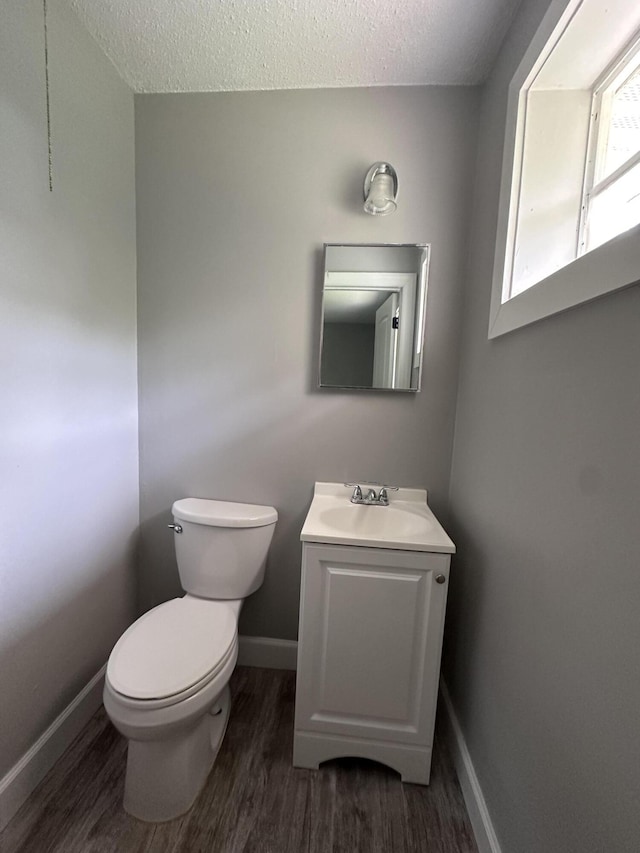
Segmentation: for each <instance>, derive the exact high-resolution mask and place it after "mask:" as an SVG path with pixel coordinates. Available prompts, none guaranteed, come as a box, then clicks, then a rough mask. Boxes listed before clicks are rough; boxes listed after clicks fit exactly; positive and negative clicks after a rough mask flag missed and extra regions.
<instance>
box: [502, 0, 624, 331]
mask: <svg viewBox="0 0 640 853" xmlns="http://www.w3.org/2000/svg"><path fill="white" fill-rule="evenodd" d="M583 2H584V0H569V2H567V0H552V2H551V4H550V6H549V8H548V9H547V12H546V14H545V16H544V18H543V20H542V22H541V24H540V26H539V27H538V30H537V31H536V33H535V35H534V37H533V39H532V40H531V43H530V45H529V47H528V49H527V50H526V52H525V54H524V56H523V58H522V60H521V62H520V64H519V66H518V68H517V70H516V72H515V74H514V76H513V78H512V80H511V83H510V85H509V90H508V100H507V116H506V122H505V136H504V148H503V159H502V176H501V184H500V198H499V206H498V221H497V229H496V243H495V254H494V271H493V286H492V293H491V305H490V316H489V330H488V337H489V338H490V339H492V338H496V337H499V336H500V335H503V334H506V333H508V332H511V331H513V330H515V329H518V328H521V327H522V326H526V325H528V324H530V323H534V322H537V321H539V320H542V319H544V318H545V317H549V316H552V315H554V314H557V313H560V312H562V311H566V310H567V309H569V308H572V307H574V306H577V305H580V304H583V303H585V302H589V301H591V300H592V299H596V298H599V297H601V296H604V295H606V294H607V293H611V292H614V291H616V290H619V289H621V288H625V287H628V286H630V285H633V284H636V283H638V282H639V281H640V225H638V226H636V227H634V228H631V229H630V230H628V231H625V232H624V233H622V234H620V235H618V236H617V237H615V238H613V239H612V240H609V241H608V242H607V243H604V244H603V245H602V246H599V247H598V248H597V249H594V250H593V251H591V252H588V253H585V254H582V255H580V256H578V257H576V259H575V260H574V261H572V262H571V263H569V264H568V265H566V266H564V267H562V268H561V269H559V270H557V271H556V272H554V273H552V274H551V275H549V276H547V277H546V278H544V279H542V280H541V281H540V282H538V283H537V284H535V285H533V286H532V287H530V288H528V289H527V290H524V291H522V292H521V293H519V294H517V295H516V296H513V297H511V298H509V296H508V294H509V292H510V289H511V273H512V269H511V267H512V260H513V251H514V246H515V242H514V239H515V232H516V223H517V216H518V205H519V202H520V198H519V193H520V181H521V177H522V160H523V152H524V139H525V116H526V98H527V93H528V90H529V88H530V87H531V84H532V81H533V80H535V77H536V75H537V74H538V72H539V70H540V69H541V68H542V66H543V65H544V63H545V62H546V61H547V59H548V57H549V56H550V54H551V53H552V51H553V50H554V49H555V47H556V46H557V44H558V42H559V40H560V39H561V38H562V36H563V34H564V32H565V30H566V28H567V26H568V25H569V23H570V22H571V20H572V18H573V16H574V15H575V13H576V11H577V10H578V9H579V8H580V6H581V5H582V3H583ZM634 29H637V27H634ZM585 144H586V139H585ZM576 224H577V225H578V222H577V223H576ZM575 240H576V249H577V247H578V234H577V229H576V237H575Z"/></svg>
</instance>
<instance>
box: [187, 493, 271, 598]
mask: <svg viewBox="0 0 640 853" xmlns="http://www.w3.org/2000/svg"><path fill="white" fill-rule="evenodd" d="M171 512H172V513H173V518H174V521H175V524H176V525H179V526H180V527H181V528H182V532H181V533H178V532H177V531H176V532H175V533H174V542H175V546H176V557H177V559H178V572H179V574H180V583H181V584H182V588H183V589H184V590H185V592H188V593H190V594H191V595H197V596H200V598H221V599H225V598H228V599H238V598H246V596H248V595H251V593H252V592H255V591H256V590H257V589H258V587H259V586H260V585H261V584H262V580H263V578H264V569H265V564H266V560H267V552H268V551H269V545H270V544H271V539H272V538H273V531H274V529H275V526H276V521H277V520H278V513H277V511H276V510H275V509H274V508H273V507H272V506H259V505H256V504H241V503H231V502H229V501H217V500H205V499H202V498H182V499H181V500H179V501H176V502H175V503H174V504H173V506H172V508H171Z"/></svg>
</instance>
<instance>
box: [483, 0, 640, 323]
mask: <svg viewBox="0 0 640 853" xmlns="http://www.w3.org/2000/svg"><path fill="white" fill-rule="evenodd" d="M639 31H640V4H639V3H637V2H636V0H607V2H606V3H605V2H604V0H552V2H551V4H550V8H549V10H548V13H547V15H546V16H545V18H544V20H543V21H542V24H541V25H540V27H539V29H538V31H537V33H536V34H535V36H534V38H533V40H532V43H531V45H530V47H529V49H528V51H527V53H526V54H525V56H524V58H523V60H522V62H521V64H520V67H519V68H518V70H517V72H516V74H515V76H514V78H513V80H512V83H511V86H510V90H509V103H508V108H507V113H508V115H507V128H506V136H505V152H504V161H503V177H502V183H501V196H500V211H499V217H498V234H497V240H496V255H495V264H494V287H493V294H492V303H491V320H490V326H489V337H496V336H497V335H501V334H504V333H505V332H508V331H511V330H512V329H515V328H518V327H520V326H523V325H526V324H527V323H531V322H534V321H536V320H539V319H542V318H543V317H546V316H549V315H550V314H554V313H557V312H559V311H563V310H565V309H567V308H570V307H572V306H573V305H578V304H580V303H582V302H586V301H588V300H590V299H593V298H595V297H597V296H602V295H603V294H605V293H607V292H610V291H612V290H617V289H619V288H620V287H625V286H627V285H629V284H633V283H635V282H637V281H638V280H640V38H639V36H638V33H639Z"/></svg>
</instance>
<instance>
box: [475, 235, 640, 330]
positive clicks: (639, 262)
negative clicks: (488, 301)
mask: <svg viewBox="0 0 640 853" xmlns="http://www.w3.org/2000/svg"><path fill="white" fill-rule="evenodd" d="M638 282H640V225H637V226H636V227H635V228H632V229H630V230H629V231H625V233H624V234H620V235H619V236H618V237H615V238H614V239H613V240H610V241H609V242H608V243H605V244H604V245H602V246H599V247H598V248H597V249H595V250H594V251H593V252H589V253H588V254H586V255H583V256H582V257H580V258H577V259H576V260H575V261H573V262H572V263H571V264H568V265H567V266H566V267H563V268H562V269H560V270H558V271H557V272H555V273H553V275H550V276H549V277H548V278H545V279H543V280H542V281H540V282H538V284H536V285H534V286H533V287H531V288H529V289H528V290H525V291H523V292H522V293H520V294H518V296H514V297H513V299H509V300H508V301H507V302H504V303H502V304H501V305H497V306H492V310H491V318H490V322H489V338H490V339H491V338H497V337H499V336H500V335H504V334H506V333H507V332H511V331H514V330H515V329H519V328H521V327H522V326H527V325H529V324H530V323H535V322H537V321H538V320H542V319H544V318H545V317H549V316H550V315H552V314H557V313H559V312H560V311H566V310H567V309H569V308H572V307H573V306H575V305H582V304H583V303H584V302H590V301H591V300H592V299H597V298H598V297H600V296H604V295H605V294H607V293H612V292H613V291H616V290H620V289H621V288H623V287H629V286H630V285H633V284H636V283H638Z"/></svg>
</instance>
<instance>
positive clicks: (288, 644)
mask: <svg viewBox="0 0 640 853" xmlns="http://www.w3.org/2000/svg"><path fill="white" fill-rule="evenodd" d="M239 639H240V648H239V650H238V663H239V664H240V666H263V667H265V668H266V669H295V668H296V663H297V659H298V643H297V642H296V641H295V640H276V639H274V638H272V637H243V636H240V638H239Z"/></svg>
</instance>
